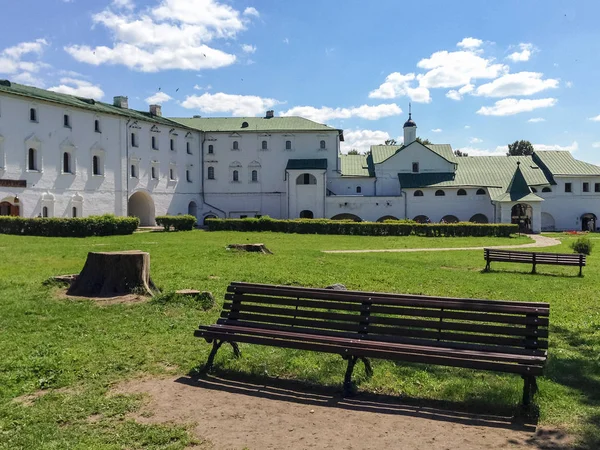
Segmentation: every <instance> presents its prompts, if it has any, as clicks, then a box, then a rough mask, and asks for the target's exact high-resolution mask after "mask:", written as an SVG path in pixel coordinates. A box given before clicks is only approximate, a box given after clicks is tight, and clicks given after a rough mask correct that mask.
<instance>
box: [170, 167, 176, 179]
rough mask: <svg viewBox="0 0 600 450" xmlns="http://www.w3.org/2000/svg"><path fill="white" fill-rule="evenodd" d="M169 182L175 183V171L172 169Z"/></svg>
mask: <svg viewBox="0 0 600 450" xmlns="http://www.w3.org/2000/svg"><path fill="white" fill-rule="evenodd" d="M169 180H171V181H175V169H173V168H172V167H171V168H170V169H169Z"/></svg>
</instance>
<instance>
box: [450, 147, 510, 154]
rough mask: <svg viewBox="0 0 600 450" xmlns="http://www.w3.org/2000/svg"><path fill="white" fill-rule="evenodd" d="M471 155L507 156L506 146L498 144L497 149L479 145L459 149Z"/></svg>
mask: <svg viewBox="0 0 600 450" xmlns="http://www.w3.org/2000/svg"><path fill="white" fill-rule="evenodd" d="M459 150H460V151H461V152H463V153H467V154H468V155H469V156H505V155H506V152H507V148H506V146H498V147H496V148H495V149H486V148H479V147H463V148H461V149H459Z"/></svg>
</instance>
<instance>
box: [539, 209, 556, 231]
mask: <svg viewBox="0 0 600 450" xmlns="http://www.w3.org/2000/svg"><path fill="white" fill-rule="evenodd" d="M555 229H556V224H555V222H554V217H552V214H549V213H547V212H543V213H542V231H554V230H555Z"/></svg>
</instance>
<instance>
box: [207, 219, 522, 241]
mask: <svg viewBox="0 0 600 450" xmlns="http://www.w3.org/2000/svg"><path fill="white" fill-rule="evenodd" d="M206 224H207V226H208V230H209V231H273V232H278V233H298V234H345V235H356V236H409V235H411V234H412V235H416V236H432V237H433V236H457V237H464V236H497V237H509V236H510V235H511V234H513V233H517V232H518V230H519V228H518V226H517V225H510V224H477V223H470V222H462V223H451V224H450V223H447V224H438V223H435V224H429V223H428V224H420V223H416V222H412V221H410V222H408V221H394V222H387V221H386V222H384V223H379V222H353V221H348V220H328V219H295V220H277V219H271V218H270V217H261V218H260V219H255V218H247V219H208V220H207V221H206Z"/></svg>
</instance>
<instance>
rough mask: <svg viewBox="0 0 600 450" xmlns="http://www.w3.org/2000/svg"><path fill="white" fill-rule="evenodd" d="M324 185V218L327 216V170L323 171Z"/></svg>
mask: <svg viewBox="0 0 600 450" xmlns="http://www.w3.org/2000/svg"><path fill="white" fill-rule="evenodd" d="M323 187H324V189H323V218H326V217H327V216H326V215H325V211H326V207H327V205H326V204H325V202H326V201H327V198H326V196H327V171H325V172H323Z"/></svg>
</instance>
